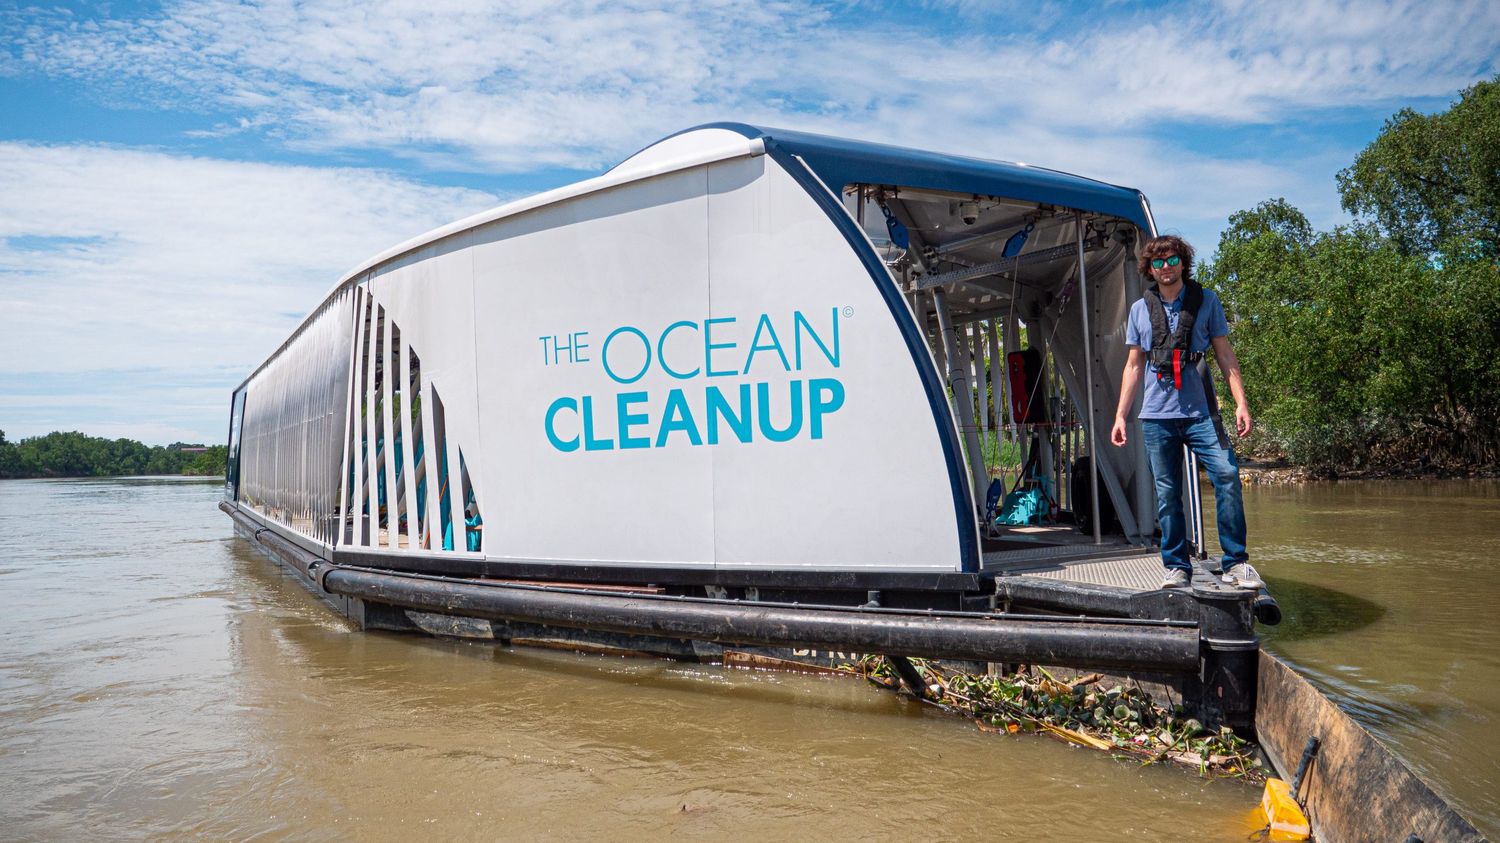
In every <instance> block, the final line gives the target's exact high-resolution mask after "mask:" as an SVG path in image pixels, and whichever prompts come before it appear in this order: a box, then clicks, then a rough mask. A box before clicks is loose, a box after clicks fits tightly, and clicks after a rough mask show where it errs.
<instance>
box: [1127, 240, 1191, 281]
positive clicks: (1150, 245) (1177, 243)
mask: <svg viewBox="0 0 1500 843" xmlns="http://www.w3.org/2000/svg"><path fill="white" fill-rule="evenodd" d="M1170 255H1177V256H1178V257H1180V258H1182V280H1183V281H1184V282H1187V281H1192V280H1193V247H1192V246H1189V245H1188V243H1187V241H1186V240H1184V239H1182V238H1181V237H1178V236H1177V235H1175V234H1165V235H1162V236H1161V237H1153V238H1151V239H1150V240H1147V241H1146V245H1144V246H1142V247H1141V257H1140V260H1138V261H1136V265H1135V268H1136V270H1137V271H1139V272H1140V273H1141V277H1142V278H1150V277H1151V261H1152V260H1153V259H1154V258H1165V257H1168V256H1170Z"/></svg>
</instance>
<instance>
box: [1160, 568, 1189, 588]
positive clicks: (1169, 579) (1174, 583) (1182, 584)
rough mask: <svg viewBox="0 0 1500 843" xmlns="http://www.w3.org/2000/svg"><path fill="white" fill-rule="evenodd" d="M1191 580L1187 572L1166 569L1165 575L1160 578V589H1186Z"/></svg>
mask: <svg viewBox="0 0 1500 843" xmlns="http://www.w3.org/2000/svg"><path fill="white" fill-rule="evenodd" d="M1190 580H1191V578H1190V577H1189V576H1188V572H1187V571H1184V570H1182V569H1181V568H1168V569H1167V575H1166V576H1164V577H1162V578H1161V587H1162V588H1187V587H1188V582H1189V581H1190Z"/></svg>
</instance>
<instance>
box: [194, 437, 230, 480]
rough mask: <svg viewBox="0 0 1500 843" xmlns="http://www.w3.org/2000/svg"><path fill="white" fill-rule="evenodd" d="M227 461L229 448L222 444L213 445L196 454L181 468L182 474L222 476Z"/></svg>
mask: <svg viewBox="0 0 1500 843" xmlns="http://www.w3.org/2000/svg"><path fill="white" fill-rule="evenodd" d="M228 462H229V448H228V447H226V446H224V445H214V446H213V447H211V448H209V449H208V450H207V451H204V452H203V453H201V454H198V455H197V456H196V457H194V458H193V461H192V462H191V463H189V464H188V466H187V468H185V469H183V472H182V473H183V474H195V475H198V476H201V477H223V476H224V469H225V467H226V466H227V465H228Z"/></svg>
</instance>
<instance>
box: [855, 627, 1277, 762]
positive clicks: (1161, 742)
mask: <svg viewBox="0 0 1500 843" xmlns="http://www.w3.org/2000/svg"><path fill="white" fill-rule="evenodd" d="M910 661H911V663H912V664H913V665H914V666H915V667H916V669H917V671H918V673H919V674H920V675H921V678H922V680H923V685H924V687H925V688H926V694H925V695H923V696H922V700H923V702H927V703H929V704H932V705H937V706H940V707H942V708H945V709H949V710H954V711H960V712H963V713H964V714H966V715H968V716H969V717H972V718H973V719H974V722H975V723H976V724H977V725H978V726H979V728H980V730H982V731H985V732H1001V733H1006V734H1017V733H1020V732H1039V733H1043V734H1050V735H1052V736H1054V737H1057V738H1060V739H1062V740H1065V741H1068V742H1069V743H1074V744H1077V745H1079V746H1084V747H1088V748H1090V749H1098V750H1103V751H1106V752H1110V753H1112V754H1114V755H1115V757H1117V758H1122V759H1125V758H1128V759H1130V760H1133V761H1139V762H1140V763H1141V765H1142V766H1149V765H1151V764H1158V763H1161V762H1162V761H1173V762H1176V763H1178V764H1182V765H1184V766H1189V767H1194V768H1196V769H1197V770H1198V775H1200V776H1203V777H1204V778H1235V779H1243V780H1245V781H1248V782H1252V783H1260V782H1262V781H1264V780H1265V778H1266V770H1265V768H1264V767H1263V765H1262V764H1261V762H1260V760H1259V759H1258V758H1256V754H1257V751H1256V747H1255V745H1254V744H1252V743H1250V742H1249V741H1246V740H1245V739H1243V738H1241V737H1239V736H1238V735H1236V734H1235V733H1234V731H1233V730H1232V729H1230V728H1229V727H1228V726H1224V727H1221V728H1220V729H1218V730H1217V731H1213V730H1208V729H1204V728H1203V725H1202V724H1201V723H1199V722H1198V721H1197V720H1195V719H1193V718H1191V717H1188V716H1186V714H1185V713H1184V712H1183V709H1182V706H1180V705H1173V706H1171V707H1167V706H1163V705H1161V704H1160V703H1158V702H1156V701H1155V700H1154V699H1153V698H1152V697H1151V695H1149V694H1147V693H1146V692H1145V691H1143V690H1141V689H1140V688H1139V687H1138V686H1134V685H1133V686H1132V687H1129V688H1126V687H1121V686H1115V687H1112V688H1109V689H1108V690H1105V689H1101V688H1099V687H1097V685H1098V683H1099V682H1100V681H1101V680H1102V679H1103V678H1104V676H1103V674H1099V673H1094V674H1089V675H1087V676H1081V677H1078V678H1075V679H1074V680H1072V681H1071V682H1067V681H1060V680H1058V679H1057V678H1056V677H1054V676H1053V675H1052V674H1051V673H1049V672H1048V671H1047V670H1046V669H1045V668H1040V667H1038V668H1033V670H1035V671H1036V674H1031V673H1012V674H1009V675H1005V676H986V675H979V674H973V673H962V672H958V671H948V670H945V669H944V668H943V667H942V666H941V665H940V664H939V663H937V662H933V661H929V660H926V659H911V660H910ZM842 669H843V670H846V671H848V672H850V673H855V674H858V675H861V676H864V677H865V678H866V679H868V680H870V681H871V682H873V683H875V684H877V685H880V686H882V687H885V688H890V689H893V690H900V689H902V687H903V686H902V683H901V680H900V678H899V676H898V675H897V673H896V670H895V669H894V668H893V667H892V666H891V663H890V662H889V661H888V660H887V659H885V658H884V657H883V656H864V657H862V658H860V659H859V660H858V661H856V662H854V663H852V664H847V665H844V666H843V667H842Z"/></svg>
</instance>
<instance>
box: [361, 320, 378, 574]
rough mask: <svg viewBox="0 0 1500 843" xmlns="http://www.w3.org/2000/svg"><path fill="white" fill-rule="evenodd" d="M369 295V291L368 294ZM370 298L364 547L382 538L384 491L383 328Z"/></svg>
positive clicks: (367, 345)
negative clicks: (380, 472)
mask: <svg viewBox="0 0 1500 843" xmlns="http://www.w3.org/2000/svg"><path fill="white" fill-rule="evenodd" d="M366 295H368V291H366ZM369 298H370V326H369V328H368V329H367V330H368V333H367V334H366V340H365V342H366V351H365V473H366V476H365V481H364V483H365V500H364V507H365V541H364V544H366V545H368V546H370V547H375V546H376V545H378V544H379V541H378V537H379V536H380V492H379V489H378V488H377V485H378V484H377V483H376V482H375V471H376V469H377V467H378V466H379V463H378V462H376V461H375V363H376V361H377V360H379V358H378V357H377V356H376V352H377V351H378V350H379V348H378V346H379V345H380V344H379V342H377V340H378V338H379V328H380V305H378V304H376V303H375V297H374V296H369Z"/></svg>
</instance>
